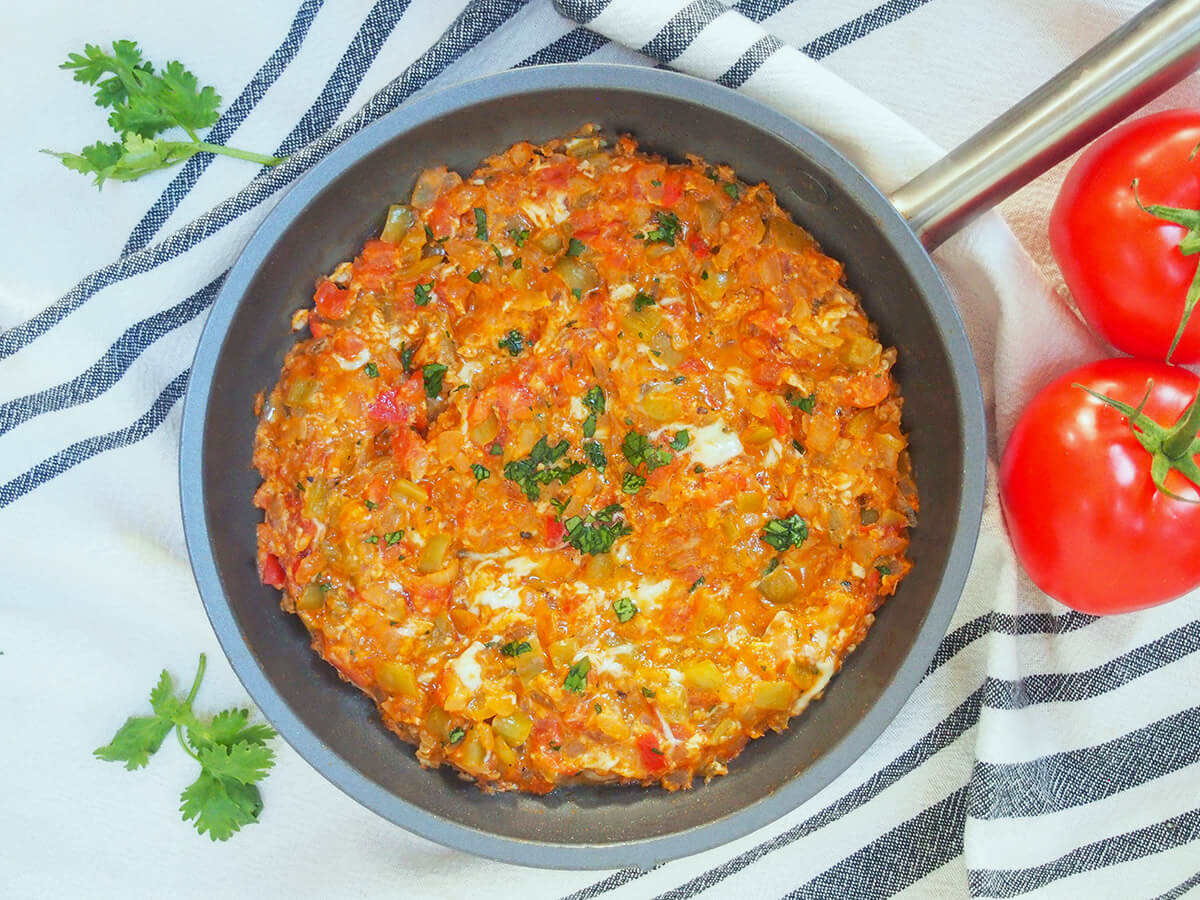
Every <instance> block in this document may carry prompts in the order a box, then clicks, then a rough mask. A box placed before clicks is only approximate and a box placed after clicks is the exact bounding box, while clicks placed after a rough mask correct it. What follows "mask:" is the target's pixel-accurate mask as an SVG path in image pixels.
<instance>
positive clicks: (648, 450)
mask: <svg viewBox="0 0 1200 900" xmlns="http://www.w3.org/2000/svg"><path fill="white" fill-rule="evenodd" d="M621 452H622V453H624V454H625V458H626V459H627V460H629V464H630V465H631V466H638V465H641V464H642V463H645V464H646V471H647V472H653V471H654V470H655V469H659V468H662V467H663V466H665V465H667V464H669V463H670V462H671V453H670V451H668V450H664V449H663V448H661V447H655V446H654V445H653V444H651V443H650V439H649V438H648V437H646V436H645V435H644V434H640V433H639V432H636V431H630V432H628V433H627V434H626V435H625V439H624V440H623V441H621Z"/></svg>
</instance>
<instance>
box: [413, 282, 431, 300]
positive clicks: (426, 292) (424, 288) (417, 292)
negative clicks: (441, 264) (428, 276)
mask: <svg viewBox="0 0 1200 900" xmlns="http://www.w3.org/2000/svg"><path fill="white" fill-rule="evenodd" d="M432 298H433V282H432V281H431V282H429V284H419V283H418V284H414V285H413V305H414V306H428V305H429V301H430V300H431V299H432Z"/></svg>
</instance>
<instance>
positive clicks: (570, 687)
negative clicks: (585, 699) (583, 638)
mask: <svg viewBox="0 0 1200 900" xmlns="http://www.w3.org/2000/svg"><path fill="white" fill-rule="evenodd" d="M591 670H592V661H591V660H590V659H588V658H587V657H586V656H581V657H580V658H579V659H577V660H576V661H575V663H574V664H573V665H572V666H571V668H570V669H569V670H567V677H566V678H564V679H563V689H564V690H567V691H570V692H571V693H573V694H582V693H583V692H584V691H585V690H587V674H588V672H590V671H591Z"/></svg>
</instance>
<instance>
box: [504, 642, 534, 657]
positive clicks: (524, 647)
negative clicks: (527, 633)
mask: <svg viewBox="0 0 1200 900" xmlns="http://www.w3.org/2000/svg"><path fill="white" fill-rule="evenodd" d="M532 649H533V645H532V644H530V643H529V641H509V642H508V643H507V644H505V645H504V646H503V647H501V648H500V652H501V653H502V654H503V655H504V656H520V655H521V654H522V653H528V652H529V651H530V650H532Z"/></svg>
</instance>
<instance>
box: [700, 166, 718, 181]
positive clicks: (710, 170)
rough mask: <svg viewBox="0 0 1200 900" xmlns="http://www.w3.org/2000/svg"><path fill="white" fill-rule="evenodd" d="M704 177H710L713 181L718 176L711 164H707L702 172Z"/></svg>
mask: <svg viewBox="0 0 1200 900" xmlns="http://www.w3.org/2000/svg"><path fill="white" fill-rule="evenodd" d="M704 177H705V178H710V179H712V180H713V181H716V180H717V178H718V177H719V176H718V175H717V170H716V169H714V168H713V167H712V166H709V167H708V170H707V171H706V172H705V173H704Z"/></svg>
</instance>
